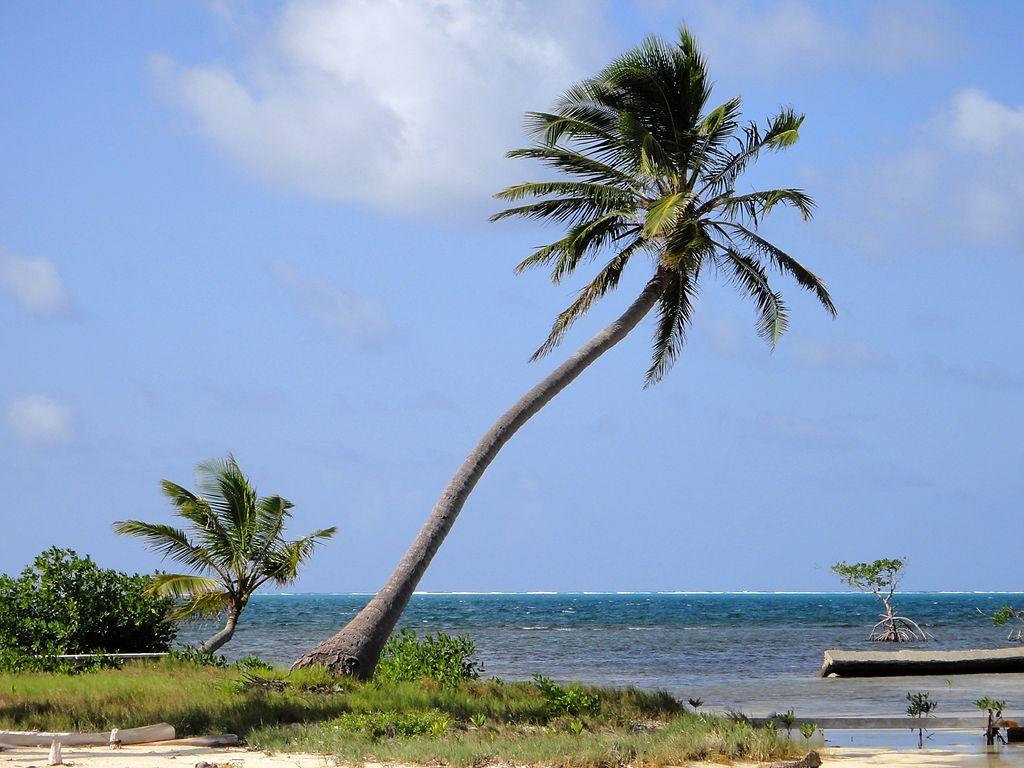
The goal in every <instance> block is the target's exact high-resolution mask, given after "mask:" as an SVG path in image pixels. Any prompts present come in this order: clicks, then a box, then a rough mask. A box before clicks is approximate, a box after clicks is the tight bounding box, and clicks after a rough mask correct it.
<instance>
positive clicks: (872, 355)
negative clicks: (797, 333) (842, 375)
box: [789, 339, 890, 372]
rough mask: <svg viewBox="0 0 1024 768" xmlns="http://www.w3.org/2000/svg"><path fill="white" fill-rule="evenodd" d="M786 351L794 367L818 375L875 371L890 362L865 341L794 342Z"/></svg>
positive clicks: (819, 340) (886, 356) (806, 340)
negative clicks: (805, 369)
mask: <svg viewBox="0 0 1024 768" xmlns="http://www.w3.org/2000/svg"><path fill="white" fill-rule="evenodd" d="M789 350H790V357H791V359H792V360H793V361H794V362H795V363H797V364H798V365H800V366H803V367H805V368H813V369H815V370H820V371H835V372H855V371H868V370H878V369H881V368H886V367H887V366H888V365H889V362H890V361H889V356H888V355H887V354H886V353H885V352H884V351H883V350H881V349H878V348H877V347H875V346H873V345H871V344H869V343H867V342H864V341H846V340H838V339H835V340H831V339H830V340H823V339H793V340H792V341H791V342H790V346H789Z"/></svg>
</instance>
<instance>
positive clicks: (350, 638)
mask: <svg viewBox="0 0 1024 768" xmlns="http://www.w3.org/2000/svg"><path fill="white" fill-rule="evenodd" d="M380 652H381V644H380V643H375V642H373V641H372V639H370V638H367V637H366V636H365V635H362V634H361V633H360V634H356V633H354V632H350V631H348V630H347V628H346V629H343V630H341V631H340V632H338V633H337V634H336V635H334V637H332V638H330V639H328V640H324V641H323V642H322V643H320V645H318V646H317V647H316V648H314V649H313V650H312V651H310V652H309V653H307V654H305V655H304V656H300V657H299V658H298V659H296V660H295V663H294V664H292V669H299V668H302V667H314V666H321V667H326V668H327V669H328V670H330V671H331V672H334V673H335V674H338V675H345V676H347V677H354V678H357V679H359V680H369V679H370V678H371V677H373V671H374V670H375V669H376V668H377V661H378V659H379V658H380Z"/></svg>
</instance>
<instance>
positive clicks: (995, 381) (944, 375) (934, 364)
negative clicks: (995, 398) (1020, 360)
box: [924, 356, 1022, 390]
mask: <svg viewBox="0 0 1024 768" xmlns="http://www.w3.org/2000/svg"><path fill="white" fill-rule="evenodd" d="M924 374H925V377H926V378H928V379H930V380H932V381H950V382H953V383H956V384H963V385H966V386H969V387H977V388H979V389H998V390H1010V389H1018V388H1019V387H1020V386H1021V383H1022V382H1021V377H1020V376H1018V375H1017V374H1015V373H1013V372H1012V371H1009V370H1007V369H1006V368H1004V367H1003V366H1001V365H997V364H996V363H993V362H990V361H977V362H970V363H961V362H951V361H949V360H943V359H941V358H939V357H935V356H929V357H926V358H925V359H924Z"/></svg>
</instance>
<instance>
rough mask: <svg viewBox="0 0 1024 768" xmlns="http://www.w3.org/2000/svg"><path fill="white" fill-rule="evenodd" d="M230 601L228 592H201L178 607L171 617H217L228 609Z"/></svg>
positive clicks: (231, 598)
mask: <svg viewBox="0 0 1024 768" xmlns="http://www.w3.org/2000/svg"><path fill="white" fill-rule="evenodd" d="M232 601H233V597H232V596H231V594H230V593H228V592H201V593H198V594H196V595H194V596H193V597H191V598H190V599H188V600H186V601H185V602H184V603H182V604H181V605H179V606H178V608H177V609H176V610H175V611H174V612H173V613H172V614H171V615H172V616H173V617H174V618H176V619H187V618H191V617H193V616H217V615H219V614H221V613H223V612H224V611H225V610H227V609H228V608H230V607H231V604H232Z"/></svg>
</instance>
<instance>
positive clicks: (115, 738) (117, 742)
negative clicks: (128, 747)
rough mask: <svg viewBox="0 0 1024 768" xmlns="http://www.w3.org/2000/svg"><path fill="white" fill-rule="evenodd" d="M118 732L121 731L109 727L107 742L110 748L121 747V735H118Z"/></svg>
mask: <svg viewBox="0 0 1024 768" xmlns="http://www.w3.org/2000/svg"><path fill="white" fill-rule="evenodd" d="M120 733H121V732H120V731H119V730H118V729H117V728H111V729H110V742H109V746H110V748H111V749H120V748H121V736H120Z"/></svg>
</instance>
